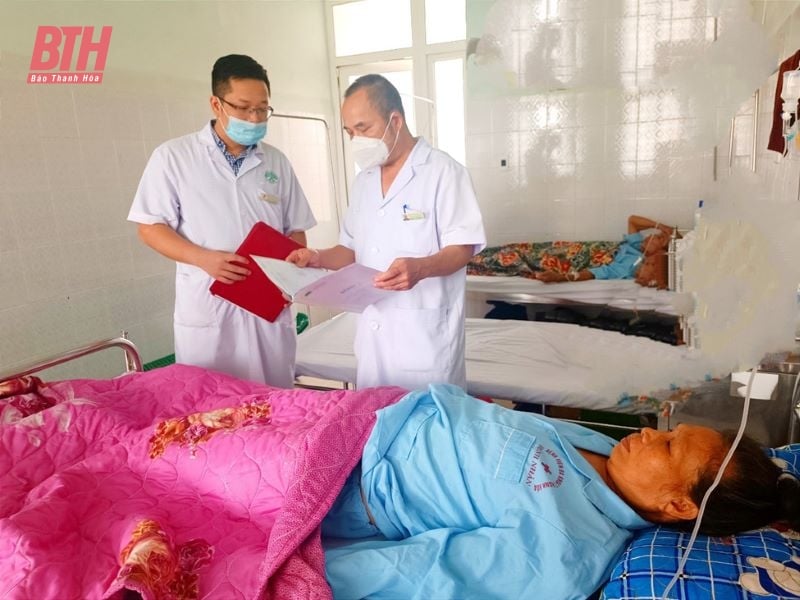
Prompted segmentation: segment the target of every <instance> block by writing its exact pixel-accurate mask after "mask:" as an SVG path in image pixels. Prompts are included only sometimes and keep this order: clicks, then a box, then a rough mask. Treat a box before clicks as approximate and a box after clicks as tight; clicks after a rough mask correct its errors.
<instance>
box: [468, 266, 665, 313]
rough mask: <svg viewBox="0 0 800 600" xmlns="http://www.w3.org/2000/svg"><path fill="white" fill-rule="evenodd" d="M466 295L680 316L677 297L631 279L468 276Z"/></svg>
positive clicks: (510, 300)
mask: <svg viewBox="0 0 800 600" xmlns="http://www.w3.org/2000/svg"><path fill="white" fill-rule="evenodd" d="M467 292H468V293H476V294H483V295H486V296H487V297H488V298H489V299H491V300H503V301H506V302H524V303H544V304H551V303H562V302H566V303H569V302H574V303H578V304H602V305H607V306H611V307H614V308H621V309H626V310H634V311H639V310H641V311H654V312H658V313H662V314H665V315H678V314H680V312H679V310H680V303H678V302H676V299H677V298H678V296H679V295H678V294H676V293H675V292H671V291H669V290H658V289H655V288H648V287H643V286H641V285H639V284H638V283H636V282H635V281H634V280H632V279H592V280H589V281H565V282H562V283H543V282H541V281H538V280H536V279H526V278H525V277H499V276H498V277H493V276H489V275H468V276H467Z"/></svg>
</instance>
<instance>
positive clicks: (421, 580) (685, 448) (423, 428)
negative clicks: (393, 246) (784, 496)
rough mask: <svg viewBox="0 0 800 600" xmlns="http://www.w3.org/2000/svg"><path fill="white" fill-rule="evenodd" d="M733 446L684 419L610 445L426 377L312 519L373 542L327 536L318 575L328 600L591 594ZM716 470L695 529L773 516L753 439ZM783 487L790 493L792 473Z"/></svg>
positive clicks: (693, 509)
mask: <svg viewBox="0 0 800 600" xmlns="http://www.w3.org/2000/svg"><path fill="white" fill-rule="evenodd" d="M730 443H731V438H730V437H726V436H723V435H721V434H719V433H717V432H715V431H713V430H711V429H707V428H703V427H692V426H683V425H682V426H680V427H678V428H676V429H675V430H674V431H672V432H662V431H653V430H650V429H644V430H642V432H641V433H638V434H634V435H631V436H628V437H627V438H625V440H623V441H622V442H621V443H620V444H615V442H614V441H613V440H611V439H609V438H607V437H606V436H604V435H602V434H599V433H596V432H594V431H591V430H589V429H586V428H584V427H581V426H578V425H575V424H571V423H565V422H559V421H554V420H548V419H546V418H543V417H538V416H535V415H532V414H528V413H518V412H513V411H508V410H503V409H500V408H498V407H497V406H493V405H487V404H484V403H480V402H474V401H471V400H470V399H469V398H468V397H467V396H466V395H465V394H464V392H462V391H461V390H459V389H458V388H454V387H450V386H431V387H430V388H429V390H427V391H420V392H415V393H412V394H410V395H409V396H406V397H405V398H404V399H403V400H401V401H400V402H398V403H397V404H395V405H393V406H390V407H387V408H384V409H382V410H380V411H378V420H377V423H376V425H375V427H374V429H373V432H372V434H371V436H370V438H369V440H368V442H367V445H366V447H365V448H364V451H363V462H362V464H361V467H360V469H359V470H357V471H356V472H355V473H354V474H353V475H351V478H350V479H349V480H348V482H347V483H346V485H345V488H344V490H343V491H342V493H341V494H340V496H339V498H338V499H337V501H336V503H335V504H334V507H333V509H332V510H331V511H330V512H329V514H328V516H327V517H326V520H325V521H323V535H326V534H327V535H329V536H334V537H339V538H345V537H349V538H371V539H368V540H359V541H355V542H350V543H348V544H345V545H335V546H332V547H329V548H328V549H327V551H326V570H327V575H328V580H329V582H330V583H331V586H332V588H333V590H334V596H335V597H336V598H364V597H370V598H373V597H374V598H382V597H390V596H391V597H397V598H419V599H422V598H434V597H436V598H439V597H441V598H489V597H503V598H554V599H566V598H586V597H588V596H589V595H591V594H592V593H593V592H594V591H595V590H597V589H598V588H599V587H600V586H601V585H602V584H603V582H604V581H606V580H607V578H608V575H609V570H610V568H611V566H612V564H613V562H614V559H615V558H616V557H617V556H618V555H619V554H620V553H621V552H622V550H623V549H624V548H625V545H626V544H627V541H628V540H629V538H630V536H631V531H632V530H635V529H638V528H643V527H646V526H647V525H648V521H652V522H661V523H672V524H674V525H676V526H678V527H690V526H692V525H693V520H694V519H695V517H696V516H697V513H698V506H699V504H700V502H701V499H702V496H703V494H704V493H705V491H706V489H707V488H708V486H709V485H710V483H711V481H712V480H713V478H714V477H715V475H716V472H715V471H716V469H718V468H719V465H720V464H721V462H722V459H723V457H724V455H725V453H726V452H727V450H728V448H729V447H730ZM726 473H727V475H726V477H725V479H724V480H723V481H724V483H723V485H721V486H720V488H718V489H717V490H716V491H715V493H714V494H713V495H712V498H711V502H710V503H709V505H708V507H707V509H706V513H705V515H704V518H703V519H702V523H703V529H704V530H705V531H706V532H710V533H712V534H717V535H721V534H729V533H733V532H735V531H740V530H749V529H752V528H755V527H757V526H760V525H762V524H765V523H767V522H768V521H770V520H772V519H774V517H775V515H778V514H780V511H779V508H778V507H779V505H780V502H779V498H778V496H779V493H778V490H779V485H778V483H779V482H778V478H779V474H780V470H779V469H778V468H777V467H776V466H775V465H774V464H773V463H771V462H770V461H769V460H768V459H767V457H766V455H765V454H764V452H763V451H762V450H761V449H760V448H759V447H758V446H757V445H756V444H755V443H754V442H752V441H749V440H747V441H745V442H744V443H743V444H741V445H740V446H739V448H738V449H737V452H736V454H735V457H734V462H733V463H732V464H731V466H729V468H728V469H727V471H726ZM786 484H787V485H786V487H787V489H788V493H790V494H791V495H793V496H795V497H796V496H797V495H798V486H797V482H796V480H793V481H791V482H786ZM743 495H744V496H746V499H743ZM734 499H738V504H739V505H741V504H744V506H737V501H736V500H734ZM797 516H800V515H795V517H797Z"/></svg>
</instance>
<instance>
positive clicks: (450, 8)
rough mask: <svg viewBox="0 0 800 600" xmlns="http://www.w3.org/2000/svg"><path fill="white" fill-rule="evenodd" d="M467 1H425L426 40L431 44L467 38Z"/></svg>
mask: <svg viewBox="0 0 800 600" xmlns="http://www.w3.org/2000/svg"><path fill="white" fill-rule="evenodd" d="M465 2H466V0H425V39H426V40H427V41H428V43H429V44H438V43H439V42H452V41H455V40H463V39H465V38H466V37H467V8H466V5H465Z"/></svg>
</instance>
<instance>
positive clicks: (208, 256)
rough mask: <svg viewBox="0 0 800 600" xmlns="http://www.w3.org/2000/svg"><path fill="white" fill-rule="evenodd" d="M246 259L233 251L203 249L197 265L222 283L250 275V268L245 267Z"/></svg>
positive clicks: (239, 279)
mask: <svg viewBox="0 0 800 600" xmlns="http://www.w3.org/2000/svg"><path fill="white" fill-rule="evenodd" d="M248 262H250V261H248V260H247V259H246V258H245V257H244V256H239V255H238V254H234V253H233V252H222V251H221V250H206V249H204V250H203V252H202V254H201V255H200V257H199V259H198V261H197V266H198V267H200V268H201V269H203V271H205V272H206V273H208V274H209V275H211V277H213V278H214V279H216V280H217V281H220V282H222V283H233V282H234V281H241V280H242V279H244V278H245V277H247V276H248V275H250V269H248V268H247V267H245V266H244V265H246V264H247V263H248Z"/></svg>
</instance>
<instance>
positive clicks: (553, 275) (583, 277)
mask: <svg viewBox="0 0 800 600" xmlns="http://www.w3.org/2000/svg"><path fill="white" fill-rule="evenodd" d="M594 278H595V277H594V274H593V273H592V272H591V271H590V270H589V269H581V270H580V271H570V272H569V273H557V272H556V271H538V272H537V273H536V279H538V280H539V281H541V282H542V283H560V282H562V281H588V280H589V279H594Z"/></svg>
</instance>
